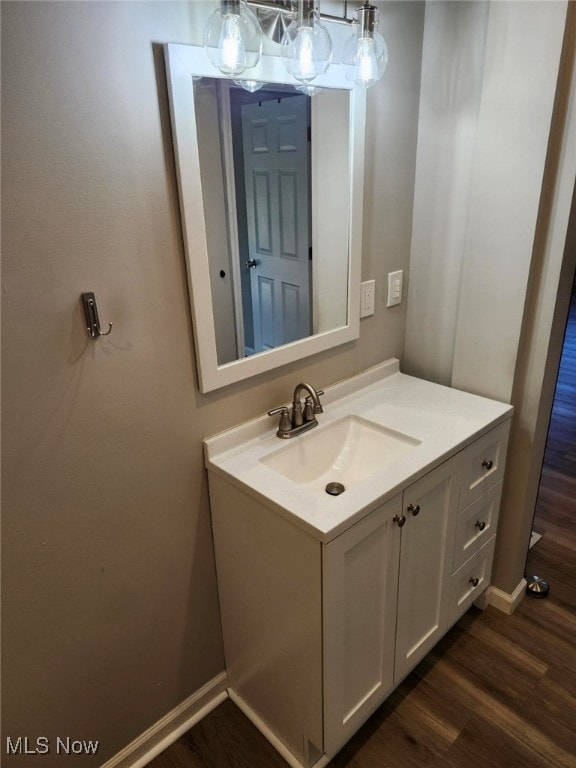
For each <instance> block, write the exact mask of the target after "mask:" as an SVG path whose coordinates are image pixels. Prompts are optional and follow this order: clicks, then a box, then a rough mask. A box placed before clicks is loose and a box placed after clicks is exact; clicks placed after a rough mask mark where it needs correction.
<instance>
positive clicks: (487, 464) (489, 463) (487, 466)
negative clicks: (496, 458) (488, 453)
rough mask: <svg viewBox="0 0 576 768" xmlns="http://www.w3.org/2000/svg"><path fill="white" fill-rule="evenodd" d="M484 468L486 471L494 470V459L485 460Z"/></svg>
mask: <svg viewBox="0 0 576 768" xmlns="http://www.w3.org/2000/svg"><path fill="white" fill-rule="evenodd" d="M482 466H483V467H484V469H492V467H493V466H494V462H493V461H492V459H484V461H483V462H482Z"/></svg>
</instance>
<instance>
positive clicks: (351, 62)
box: [343, 3, 388, 88]
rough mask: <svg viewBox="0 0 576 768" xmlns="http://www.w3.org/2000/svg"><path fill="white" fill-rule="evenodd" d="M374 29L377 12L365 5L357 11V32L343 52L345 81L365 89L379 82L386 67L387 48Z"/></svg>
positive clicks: (376, 24) (372, 7)
mask: <svg viewBox="0 0 576 768" xmlns="http://www.w3.org/2000/svg"><path fill="white" fill-rule="evenodd" d="M377 26H378V11H377V10H376V8H375V7H374V6H372V5H369V4H368V3H365V4H364V5H363V6H362V7H361V8H359V9H358V24H357V25H356V30H355V31H354V32H353V33H352V35H351V37H350V38H349V39H348V41H347V42H346V45H345V48H344V56H343V63H344V68H345V71H346V77H347V78H348V80H353V81H354V82H355V83H356V85H361V86H364V87H365V88H369V87H370V86H371V85H374V83H376V82H377V81H378V80H380V78H381V77H382V75H383V74H384V70H385V69H386V66H387V64H388V48H387V46H386V42H385V40H384V38H383V37H382V35H381V34H380V33H379V32H378V30H377Z"/></svg>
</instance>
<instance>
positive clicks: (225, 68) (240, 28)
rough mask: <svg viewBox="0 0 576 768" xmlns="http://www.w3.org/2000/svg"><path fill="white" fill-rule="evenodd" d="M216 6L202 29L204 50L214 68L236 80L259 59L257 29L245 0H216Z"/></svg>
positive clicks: (260, 48) (259, 36)
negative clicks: (217, 0)
mask: <svg viewBox="0 0 576 768" xmlns="http://www.w3.org/2000/svg"><path fill="white" fill-rule="evenodd" d="M217 6H218V7H217V8H216V10H215V11H214V13H213V14H212V15H211V16H210V18H209V19H208V21H207V22H206V26H205V27H204V48H205V50H206V52H207V54H208V57H209V58H210V61H211V62H212V64H214V66H215V67H217V68H218V69H219V70H220V71H221V72H222V73H223V74H225V75H228V76H229V77H237V76H238V75H240V74H241V73H242V72H244V70H245V69H249V68H251V67H255V66H256V64H257V63H258V61H259V60H260V54H261V53H262V37H261V35H260V27H259V26H258V21H257V20H256V17H255V16H254V14H253V13H252V11H251V10H249V8H248V6H247V5H246V1H245V0H219V2H218V3H217Z"/></svg>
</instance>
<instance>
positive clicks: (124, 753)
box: [101, 672, 228, 768]
mask: <svg viewBox="0 0 576 768" xmlns="http://www.w3.org/2000/svg"><path fill="white" fill-rule="evenodd" d="M227 685H228V675H227V674H226V672H221V673H220V674H219V675H216V677H214V678H212V680H209V681H208V682H207V683H206V685H204V686H203V687H202V688H200V689H199V690H198V691H196V692H195V693H193V694H192V695H191V696H189V697H188V698H187V699H185V701H183V702H182V703H181V704H179V705H178V706H177V707H175V709H173V710H172V711H171V712H168V714H167V715H165V716H164V717H163V718H161V719H160V720H158V722H157V723H154V725H152V726H151V727H150V728H148V730H146V731H144V733H142V734H140V736H138V738H137V739H134V741H132V742H130V744H128V746H126V747H124V749H123V750H121V751H120V752H118V753H117V754H116V755H114V757H112V758H111V759H110V760H108V761H107V762H106V763H104V765H102V766H101V768H143V766H145V765H148V763H150V762H151V761H152V760H153V759H154V758H155V757H157V756H158V755H159V754H160V752H163V751H164V750H165V749H166V748H167V747H169V746H170V744H173V743H174V742H175V741H177V740H178V739H179V738H180V736H182V734H184V733H186V731H188V730H190V728H192V726H193V725H196V723H198V722H199V721H200V720H202V718H203V717H206V715H207V714H208V713H209V712H211V711H212V710H213V709H215V708H216V707H217V706H218V704H221V703H222V702H223V701H224V700H225V699H227V698H228V693H227V692H226V686H227Z"/></svg>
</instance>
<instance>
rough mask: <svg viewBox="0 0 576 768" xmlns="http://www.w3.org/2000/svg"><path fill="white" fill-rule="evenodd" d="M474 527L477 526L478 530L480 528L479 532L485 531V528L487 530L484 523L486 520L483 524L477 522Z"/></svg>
mask: <svg viewBox="0 0 576 768" xmlns="http://www.w3.org/2000/svg"><path fill="white" fill-rule="evenodd" d="M474 525H475V526H476V528H478V530H479V531H483V530H484V528H486V523H485V522H484V520H482V522H480V520H476V522H475V523H474Z"/></svg>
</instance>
